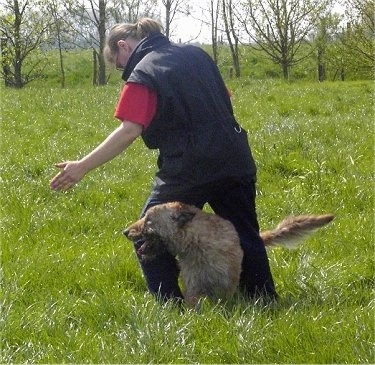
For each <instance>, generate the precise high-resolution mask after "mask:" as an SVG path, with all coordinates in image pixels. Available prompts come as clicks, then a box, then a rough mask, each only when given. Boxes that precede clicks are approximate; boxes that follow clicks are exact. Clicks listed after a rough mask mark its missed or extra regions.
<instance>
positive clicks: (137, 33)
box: [104, 18, 163, 64]
mask: <svg viewBox="0 0 375 365" xmlns="http://www.w3.org/2000/svg"><path fill="white" fill-rule="evenodd" d="M162 31H163V27H162V25H161V24H160V23H159V22H157V21H156V20H154V19H151V18H141V19H139V20H138V21H137V22H135V23H119V24H115V25H114V26H113V27H112V28H111V30H110V31H109V34H108V36H107V38H106V44H105V47H104V57H105V58H106V60H107V61H108V62H110V63H113V64H114V63H115V62H116V55H117V53H118V45H117V42H118V41H120V40H125V39H126V38H132V39H135V40H137V41H140V40H142V39H143V38H145V37H147V36H148V35H150V34H151V33H162Z"/></svg>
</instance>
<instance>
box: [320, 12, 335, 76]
mask: <svg viewBox="0 0 375 365" xmlns="http://www.w3.org/2000/svg"><path fill="white" fill-rule="evenodd" d="M340 20H341V17H340V16H339V15H338V14H326V15H322V16H319V17H318V19H317V24H316V30H315V32H316V34H315V35H314V46H315V49H316V59H317V69H318V80H319V81H325V80H326V78H327V65H328V63H329V62H330V61H331V60H330V58H332V57H336V56H332V50H333V49H334V48H335V43H337V42H338V40H337V37H336V35H337V31H338V26H339V23H340Z"/></svg>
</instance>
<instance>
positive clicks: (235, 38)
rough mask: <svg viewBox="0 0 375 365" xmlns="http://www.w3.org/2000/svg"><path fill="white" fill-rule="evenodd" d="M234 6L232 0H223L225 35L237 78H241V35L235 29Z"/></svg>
mask: <svg viewBox="0 0 375 365" xmlns="http://www.w3.org/2000/svg"><path fill="white" fill-rule="evenodd" d="M234 8H235V6H234V4H233V1H232V0H222V10H223V13H222V14H223V21H224V28H225V34H226V36H227V40H228V43H229V48H230V53H231V55H232V61H233V68H234V72H235V75H236V77H240V76H241V69H240V56H239V49H238V45H239V34H238V31H237V29H236V27H235V16H234Z"/></svg>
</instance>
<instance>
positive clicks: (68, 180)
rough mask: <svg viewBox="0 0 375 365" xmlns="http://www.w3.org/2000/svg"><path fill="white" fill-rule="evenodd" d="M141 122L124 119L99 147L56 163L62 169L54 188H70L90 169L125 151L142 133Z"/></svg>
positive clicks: (51, 184)
mask: <svg viewBox="0 0 375 365" xmlns="http://www.w3.org/2000/svg"><path fill="white" fill-rule="evenodd" d="M141 133H142V126H141V125H140V124H136V123H132V122H128V121H124V122H122V123H121V125H120V126H119V127H118V128H117V129H115V130H114V131H113V132H112V133H111V134H110V135H109V136H108V137H107V138H106V139H105V140H104V141H103V142H102V143H101V144H100V145H99V146H98V147H96V148H95V149H94V150H93V151H92V152H90V153H89V154H88V155H86V156H85V157H83V158H82V159H81V160H78V161H66V162H61V163H58V164H56V167H58V168H60V169H61V171H60V172H59V173H58V174H57V175H56V176H55V177H54V178H53V179H52V180H51V182H50V187H51V189H53V190H68V189H70V188H71V187H73V186H74V185H75V184H76V183H77V182H79V181H80V180H81V179H82V178H83V177H84V176H85V175H86V174H87V173H88V172H89V171H91V170H93V169H95V168H96V167H98V166H100V165H102V164H104V163H106V162H108V161H110V160H112V159H113V158H114V157H116V156H117V155H119V154H120V153H121V152H122V151H124V150H125V149H126V148H127V147H128V146H129V145H130V144H131V143H132V142H133V141H134V140H135V139H136V138H137V137H138V136H139V135H140V134H141Z"/></svg>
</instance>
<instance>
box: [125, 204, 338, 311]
mask: <svg viewBox="0 0 375 365" xmlns="http://www.w3.org/2000/svg"><path fill="white" fill-rule="evenodd" d="M332 219H333V215H332V214H326V215H304V216H296V217H289V218H287V219H285V220H284V221H282V222H281V223H280V224H279V225H278V226H277V227H276V228H275V229H274V230H270V231H266V232H261V237H262V239H263V241H264V244H265V245H266V246H284V247H288V248H293V247H296V246H297V245H298V243H299V241H300V240H301V239H303V238H304V237H305V236H307V235H309V234H311V233H312V232H313V231H314V230H316V229H318V228H320V227H322V226H324V225H326V224H327V223H329V222H330V221H331V220H332ZM124 234H125V235H126V237H127V238H129V239H130V240H131V241H133V242H137V241H139V240H142V241H143V243H142V245H141V246H140V247H139V248H138V249H137V253H138V255H139V256H140V257H141V258H142V259H144V260H151V259H152V258H153V257H155V256H156V255H157V254H160V253H161V252H162V251H163V250H165V249H166V250H167V251H169V252H170V253H171V254H172V255H174V256H177V258H178V260H179V265H180V269H181V272H180V274H181V279H182V281H183V284H184V287H185V292H184V298H185V301H186V303H187V305H188V306H191V307H193V306H195V305H196V304H197V303H198V301H199V299H200V298H202V297H209V298H210V299H213V300H217V299H221V298H222V299H228V298H229V297H230V296H231V295H233V293H234V292H235V291H236V289H237V287H238V285H239V280H240V274H241V263H242V258H243V252H242V249H241V246H240V240H239V237H238V234H237V232H236V230H235V228H234V226H233V224H232V223H231V222H229V221H228V220H225V219H223V218H221V217H219V216H218V215H215V214H210V213H206V212H203V211H202V210H200V209H198V208H196V207H194V206H191V205H186V204H182V203H179V202H171V203H166V204H159V205H156V206H154V207H152V208H150V209H149V210H148V211H147V212H146V214H145V216H144V217H143V218H142V219H140V220H138V221H137V222H135V223H134V224H132V225H131V226H130V227H129V228H127V229H126V230H125V231H124Z"/></svg>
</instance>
